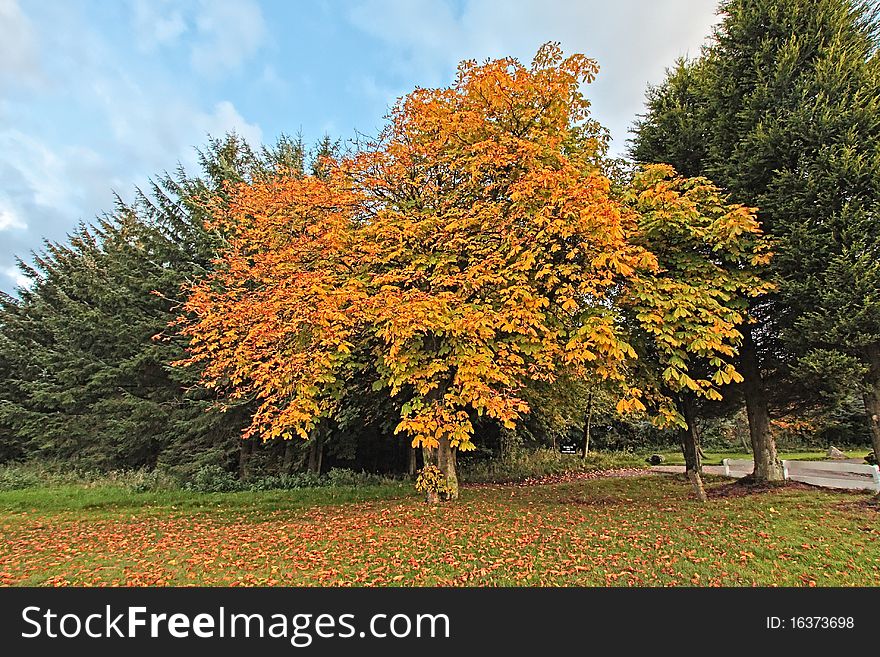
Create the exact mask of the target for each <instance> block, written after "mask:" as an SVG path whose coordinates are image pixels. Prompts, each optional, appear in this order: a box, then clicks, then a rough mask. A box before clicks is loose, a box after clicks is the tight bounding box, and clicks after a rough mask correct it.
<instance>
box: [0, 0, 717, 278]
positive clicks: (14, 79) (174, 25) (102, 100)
mask: <svg viewBox="0 0 880 657" xmlns="http://www.w3.org/2000/svg"><path fill="white" fill-rule="evenodd" d="M715 7H716V2H715V1H714V0H616V1H615V2H608V1H607V0H537V1H531V0H507V1H506V2H505V1H503V0H323V1H321V0H317V1H314V2H305V1H297V0H287V1H285V0H186V1H177V2H172V1H170V0H41V1H30V0H0V289H3V290H6V291H11V290H12V289H13V288H14V286H15V284H16V281H17V280H19V279H18V278H17V272H16V269H15V267H14V258H15V256H16V255H18V256H24V257H25V258H27V257H28V254H29V252H30V251H31V250H32V249H35V248H39V246H40V243H41V240H42V239H43V238H48V239H50V240H61V239H64V237H65V235H66V234H67V233H68V232H69V231H70V230H71V228H73V227H74V226H75V225H76V223H77V222H79V221H80V220H85V221H89V220H91V219H92V218H93V217H95V216H96V215H97V214H100V212H101V211H102V210H106V209H109V208H110V207H111V206H112V202H113V192H114V191H116V192H118V193H119V194H120V195H121V196H122V197H123V198H130V197H131V192H132V190H133V189H134V187H135V185H143V184H144V183H145V182H146V181H147V179H148V177H149V176H150V175H153V174H155V173H157V172H161V171H164V170H167V169H171V168H173V167H174V166H176V164H177V163H178V162H180V163H183V164H184V165H185V166H189V167H192V165H193V163H194V160H195V148H196V147H198V146H200V145H202V144H204V143H205V141H206V139H207V136H208V135H209V134H210V135H214V136H222V135H223V134H224V133H225V132H227V131H229V130H236V131H237V132H238V133H239V134H241V135H242V136H244V137H245V138H246V139H248V140H249V141H250V142H252V143H254V144H258V143H260V142H271V141H274V139H275V138H276V137H277V136H278V135H279V134H281V133H288V134H294V135H295V134H297V133H300V132H301V133H302V135H303V136H304V137H305V139H306V140H307V141H315V140H316V139H318V138H319V137H320V136H321V135H323V134H325V133H328V134H330V135H331V136H332V137H334V138H340V139H343V140H345V139H348V138H351V137H353V136H354V134H355V131H358V132H361V133H366V134H374V133H376V132H377V131H378V130H379V128H380V127H381V126H382V123H383V116H384V115H385V113H386V111H387V109H388V107H389V106H390V105H391V104H392V103H393V102H394V100H395V98H397V97H398V96H400V95H403V94H405V93H407V92H408V91H410V90H411V89H412V88H413V87H415V86H416V85H418V86H423V87H424V86H439V85H445V84H448V83H449V82H450V81H451V80H452V77H453V74H454V72H455V67H456V64H457V62H458V61H459V60H461V59H467V58H475V59H478V60H482V59H485V58H488V57H497V56H508V55H511V56H515V57H518V58H520V59H521V60H523V61H529V60H530V59H531V57H532V55H534V53H535V51H536V50H537V48H538V46H539V45H540V44H542V43H544V42H545V41H550V40H555V41H560V42H561V43H562V46H563V48H564V49H565V51H566V52H569V53H571V52H582V53H585V54H587V55H589V56H590V57H593V58H595V59H597V60H598V62H599V64H600V66H601V71H600V74H599V78H598V79H597V81H596V82H595V83H594V84H592V85H590V86H589V87H588V88H587V89H585V92H586V94H587V96H588V97H589V98H590V99H591V100H592V102H593V112H594V115H595V116H596V118H598V119H599V120H600V121H601V122H602V123H603V125H605V126H606V127H608V128H609V129H610V130H611V133H612V137H613V139H614V142H613V145H612V149H613V150H614V151H616V152H618V153H620V152H622V151H623V149H624V147H625V144H624V141H625V139H626V137H627V129H628V127H629V126H630V125H631V124H632V121H633V119H634V117H635V115H636V114H637V113H638V112H640V111H641V110H642V107H643V100H644V91H645V88H646V85H647V84H648V83H657V82H659V81H661V80H662V78H663V72H664V70H665V68H666V67H667V66H669V65H671V64H672V63H673V61H674V60H675V58H676V57H678V56H681V55H692V56H693V55H697V54H698V53H699V47H700V45H701V44H702V43H703V41H704V40H705V38H706V37H707V36H708V35H709V33H710V31H711V26H712V25H713V24H714V23H715V22H716V16H715Z"/></svg>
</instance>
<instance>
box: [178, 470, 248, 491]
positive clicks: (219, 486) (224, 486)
mask: <svg viewBox="0 0 880 657" xmlns="http://www.w3.org/2000/svg"><path fill="white" fill-rule="evenodd" d="M243 487H244V486H243V483H242V482H241V481H239V480H238V479H236V477H235V475H234V474H232V473H231V472H227V471H226V470H224V469H223V468H221V467H220V466H219V465H206V466H203V467H201V468H199V470H197V471H196V473H195V474H194V475H193V478H192V479H191V480H189V481H188V482H186V484H185V486H184V488H186V489H187V490H191V491H196V492H198V493H231V492H233V491H238V490H242V488H243Z"/></svg>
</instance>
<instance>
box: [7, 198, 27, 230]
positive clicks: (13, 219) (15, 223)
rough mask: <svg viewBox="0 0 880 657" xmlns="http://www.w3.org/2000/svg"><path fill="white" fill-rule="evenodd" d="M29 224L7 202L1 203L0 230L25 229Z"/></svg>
mask: <svg viewBox="0 0 880 657" xmlns="http://www.w3.org/2000/svg"><path fill="white" fill-rule="evenodd" d="M25 228H27V224H26V223H24V221H22V220H21V219H20V218H19V217H18V216H17V215H16V213H15V212H14V211H13V210H12V208H10V207H9V206H7V205H5V204H0V231H4V230H13V229H18V230H24V229H25Z"/></svg>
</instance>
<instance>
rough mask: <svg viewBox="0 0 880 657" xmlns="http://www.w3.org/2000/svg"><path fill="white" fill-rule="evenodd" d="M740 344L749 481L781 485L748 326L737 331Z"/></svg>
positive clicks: (761, 378)
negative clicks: (750, 467) (751, 461)
mask: <svg viewBox="0 0 880 657" xmlns="http://www.w3.org/2000/svg"><path fill="white" fill-rule="evenodd" d="M740 330H741V331H742V334H743V344H742V347H740V369H741V374H742V375H743V379H744V381H743V384H742V385H743V394H744V396H745V399H746V413H747V414H748V417H749V435H750V437H751V440H752V454H753V456H754V459H755V472H754V475H753V479H754V480H755V481H756V482H767V481H782V480H783V479H784V478H785V476H784V474H783V472H782V463H780V461H779V457H778V456H777V454H776V441H775V440H774V439H773V434H772V433H771V432H770V406H769V402H768V399H767V390H766V388H765V386H764V379H763V377H762V376H761V368H760V365H759V363H758V352H757V348H756V347H755V342H754V340H753V339H752V332H751V329H750V328H749V327H748V326H743V327H741V328H740Z"/></svg>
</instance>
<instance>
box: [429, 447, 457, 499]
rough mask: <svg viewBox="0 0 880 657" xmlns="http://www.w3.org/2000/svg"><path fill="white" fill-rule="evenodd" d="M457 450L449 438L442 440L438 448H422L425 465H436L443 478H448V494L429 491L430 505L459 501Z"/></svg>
mask: <svg viewBox="0 0 880 657" xmlns="http://www.w3.org/2000/svg"><path fill="white" fill-rule="evenodd" d="M455 453H456V450H455V448H454V447H452V446H451V445H450V443H449V438H446V437H444V438H441V439H440V444H439V445H438V446H437V447H422V456H423V457H424V460H425V465H434V466H436V467H437V468H438V469H439V470H440V472H442V473H443V476H445V477H446V487H447V492H446V493H445V494H440V493H437V492H435V491H428V493H427V497H426V499H427V502H428V504H437V503H438V502H451V501H454V500H457V499H458V467H457V463H456V460H457V459H456V455H455Z"/></svg>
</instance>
